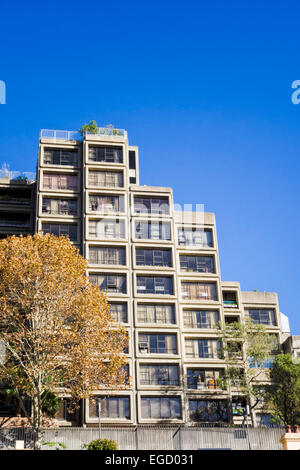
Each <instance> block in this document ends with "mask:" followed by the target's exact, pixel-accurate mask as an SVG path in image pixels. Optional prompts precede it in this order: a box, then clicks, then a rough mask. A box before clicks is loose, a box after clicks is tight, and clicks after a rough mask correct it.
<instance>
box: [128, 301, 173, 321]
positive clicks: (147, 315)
mask: <svg viewBox="0 0 300 470" xmlns="http://www.w3.org/2000/svg"><path fill="white" fill-rule="evenodd" d="M137 321H138V322H139V323H163V324H174V323H175V312H174V305H159V304H138V306H137Z"/></svg>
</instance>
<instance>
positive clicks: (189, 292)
mask: <svg viewBox="0 0 300 470" xmlns="http://www.w3.org/2000/svg"><path fill="white" fill-rule="evenodd" d="M181 294H182V299H183V300H198V299H202V300H218V298H217V287H216V284H215V283H212V282H181Z"/></svg>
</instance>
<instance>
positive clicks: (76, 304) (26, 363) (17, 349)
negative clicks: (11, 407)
mask: <svg viewBox="0 0 300 470" xmlns="http://www.w3.org/2000/svg"><path fill="white" fill-rule="evenodd" d="M86 269H87V261H86V260H85V259H84V258H83V257H82V256H81V255H80V254H79V252H78V250H77V249H76V248H75V247H74V246H73V245H72V244H71V243H70V241H69V240H68V238H65V237H55V236H54V235H49V234H46V235H42V234H40V233H39V234H35V235H33V236H31V235H28V236H26V237H22V236H20V237H17V236H11V237H8V238H6V239H3V240H1V241H0V312H1V313H0V345H1V346H2V347H1V351H2V354H0V380H1V381H2V382H5V383H7V384H9V386H11V387H12V388H13V390H14V392H15V393H16V394H17V396H18V398H19V400H20V404H21V407H22V408H23V410H24V413H25V415H26V416H27V418H28V419H29V420H30V422H31V425H32V429H33V431H34V433H35V436H36V448H38V447H39V441H40V431H41V422H42V409H43V397H44V396H45V395H46V394H47V393H55V394H59V395H60V396H63V395H64V396H68V397H71V398H72V399H73V400H74V402H75V401H76V400H79V399H82V398H88V397H91V396H92V395H93V394H94V393H95V392H96V391H99V389H101V388H102V389H103V388H105V389H110V388H114V389H118V388H121V387H123V386H124V385H125V383H126V374H125V370H124V364H125V357H124V354H123V350H124V348H125V347H126V346H127V341H128V339H127V335H126V332H125V331H124V330H123V329H122V328H121V327H119V326H118V325H116V324H114V322H113V319H112V317H111V314H110V310H109V304H108V302H107V299H106V297H105V295H104V294H103V293H102V292H100V290H99V288H98V287H95V286H93V285H92V284H91V283H90V282H89V280H88V278H87V276H86ZM25 399H27V400H28V399H29V400H30V402H31V404H32V411H31V413H30V414H27V412H26V407H25V406H24V400H25Z"/></svg>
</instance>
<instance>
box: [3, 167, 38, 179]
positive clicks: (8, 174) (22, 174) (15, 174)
mask: <svg viewBox="0 0 300 470" xmlns="http://www.w3.org/2000/svg"><path fill="white" fill-rule="evenodd" d="M1 178H8V179H9V180H14V181H15V182H18V181H19V182H26V181H35V179H36V174H35V173H33V172H32V171H11V170H8V169H1V170H0V179H1ZM18 178H19V179H18Z"/></svg>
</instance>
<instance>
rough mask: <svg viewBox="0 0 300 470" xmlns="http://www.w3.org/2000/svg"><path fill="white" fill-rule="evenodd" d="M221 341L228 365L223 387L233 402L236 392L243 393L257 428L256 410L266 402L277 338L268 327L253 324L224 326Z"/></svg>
mask: <svg viewBox="0 0 300 470" xmlns="http://www.w3.org/2000/svg"><path fill="white" fill-rule="evenodd" d="M273 336H274V335H273ZM219 337H220V339H221V341H222V348H223V358H224V361H225V364H226V370H225V374H224V377H223V378H222V379H221V380H220V385H221V386H223V388H227V389H228V391H229V395H230V399H231V401H232V388H233V387H235V389H236V390H239V392H240V395H241V397H243V398H244V399H245V402H246V405H247V406H248V407H249V410H250V415H251V420H252V423H253V425H254V426H255V425H256V422H255V413H254V409H255V408H256V406H257V405H258V404H259V403H260V402H262V401H263V398H264V393H265V384H266V383H267V381H268V370H267V369H266V367H265V363H266V361H267V360H268V359H270V358H271V356H272V354H273V353H274V349H276V346H275V347H274V338H272V336H271V335H270V334H269V333H268V332H267V330H266V327H265V326H264V325H258V324H254V323H253V322H252V321H246V322H243V323H242V322H233V323H229V324H227V323H220V324H219Z"/></svg>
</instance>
